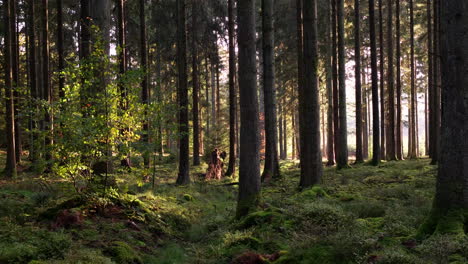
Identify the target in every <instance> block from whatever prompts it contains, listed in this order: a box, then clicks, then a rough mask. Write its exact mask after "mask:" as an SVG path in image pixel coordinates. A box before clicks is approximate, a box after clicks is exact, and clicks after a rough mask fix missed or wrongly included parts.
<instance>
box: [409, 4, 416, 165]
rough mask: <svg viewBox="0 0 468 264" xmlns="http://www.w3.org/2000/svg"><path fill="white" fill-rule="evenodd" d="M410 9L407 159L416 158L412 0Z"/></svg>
mask: <svg viewBox="0 0 468 264" xmlns="http://www.w3.org/2000/svg"><path fill="white" fill-rule="evenodd" d="M409 9H410V39H411V40H410V52H411V55H410V56H411V57H410V60H411V94H410V124H409V126H410V127H409V130H410V142H411V144H410V146H409V151H408V158H410V159H415V158H417V153H416V110H417V109H416V96H417V95H416V79H415V78H416V76H415V61H414V8H413V0H410V1H409Z"/></svg>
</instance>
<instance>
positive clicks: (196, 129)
mask: <svg viewBox="0 0 468 264" xmlns="http://www.w3.org/2000/svg"><path fill="white" fill-rule="evenodd" d="M196 6H197V1H194V0H192V85H193V91H192V101H193V102H192V118H193V166H198V165H200V124H199V110H198V94H199V90H200V84H199V81H198V44H197V33H198V27H197V23H198V19H197V16H198V10H197V8H196Z"/></svg>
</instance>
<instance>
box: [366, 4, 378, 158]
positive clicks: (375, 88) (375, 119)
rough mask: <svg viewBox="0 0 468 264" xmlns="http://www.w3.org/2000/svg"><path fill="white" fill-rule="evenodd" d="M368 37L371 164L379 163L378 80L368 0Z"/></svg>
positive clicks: (372, 8) (371, 7)
mask: <svg viewBox="0 0 468 264" xmlns="http://www.w3.org/2000/svg"><path fill="white" fill-rule="evenodd" d="M369 28H370V29H369V38H370V48H371V54H370V55H371V70H372V74H371V77H372V84H371V85H372V164H373V165H374V166H377V165H379V163H380V127H379V126H380V123H379V80H378V75H377V43H376V34H375V3H374V0H369Z"/></svg>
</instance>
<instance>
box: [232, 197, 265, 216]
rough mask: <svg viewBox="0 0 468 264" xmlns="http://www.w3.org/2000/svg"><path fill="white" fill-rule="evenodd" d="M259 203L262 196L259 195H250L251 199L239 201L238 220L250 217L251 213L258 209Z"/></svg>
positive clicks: (246, 198)
mask: <svg viewBox="0 0 468 264" xmlns="http://www.w3.org/2000/svg"><path fill="white" fill-rule="evenodd" d="M259 201H260V195H259V194H258V193H257V194H253V195H250V196H249V197H245V198H244V199H242V200H238V201H237V210H236V218H237V219H240V218H242V217H244V216H246V215H248V214H249V213H250V212H252V211H254V210H255V209H257V206H258V204H259Z"/></svg>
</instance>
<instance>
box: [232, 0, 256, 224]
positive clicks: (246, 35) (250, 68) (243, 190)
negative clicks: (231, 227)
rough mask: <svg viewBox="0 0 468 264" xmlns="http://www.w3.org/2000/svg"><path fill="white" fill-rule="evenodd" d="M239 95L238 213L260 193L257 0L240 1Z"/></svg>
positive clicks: (248, 208)
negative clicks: (256, 43) (256, 46)
mask: <svg viewBox="0 0 468 264" xmlns="http://www.w3.org/2000/svg"><path fill="white" fill-rule="evenodd" d="M237 12H238V13H237V21H238V46H239V47H238V48H239V95H240V110H241V115H240V122H241V124H240V166H239V197H238V203H237V213H236V215H237V217H238V218H239V217H242V216H245V215H247V214H248V213H249V212H251V211H252V210H253V209H254V208H255V207H256V206H257V204H258V201H259V194H260V166H259V164H260V158H259V145H260V140H259V130H258V128H259V120H258V113H259V110H258V98H257V87H256V86H257V80H256V73H257V69H256V59H255V55H256V54H255V53H256V50H255V39H256V38H255V24H256V23H255V0H243V1H238V2H237Z"/></svg>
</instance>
